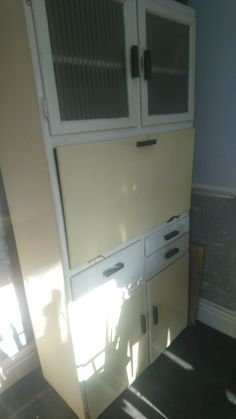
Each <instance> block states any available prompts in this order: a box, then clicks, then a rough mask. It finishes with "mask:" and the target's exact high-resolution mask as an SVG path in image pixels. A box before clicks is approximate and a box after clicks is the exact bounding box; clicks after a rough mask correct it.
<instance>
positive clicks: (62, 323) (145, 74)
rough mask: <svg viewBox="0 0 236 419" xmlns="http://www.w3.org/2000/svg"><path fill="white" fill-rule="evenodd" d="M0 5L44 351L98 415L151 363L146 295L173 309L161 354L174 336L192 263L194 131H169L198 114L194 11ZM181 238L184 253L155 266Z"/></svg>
mask: <svg viewBox="0 0 236 419" xmlns="http://www.w3.org/2000/svg"><path fill="white" fill-rule="evenodd" d="M23 4H24V9H23ZM98 5H99V6H98ZM23 12H25V15H26V20H25V19H24V13H23ZM0 15H1V18H2V20H1V30H2V31H3V34H4V36H3V37H1V39H0V44H1V46H2V49H1V50H2V51H3V60H2V68H3V74H4V78H3V80H4V82H3V83H2V85H1V101H2V110H3V115H4V118H3V127H2V130H3V135H2V138H3V141H2V142H1V144H0V148H1V153H0V154H1V171H2V173H3V178H4V184H5V186H6V193H7V197H8V200H9V203H10V210H11V216H12V220H13V226H14V231H15V235H16V245H17V250H18V254H19V260H20V264H21V268H22V273H23V278H24V283H25V287H26V294H27V300H28V304H29V310H30V315H31V319H32V324H33V328H34V334H35V339H36V344H37V349H38V353H39V358H40V362H41V366H42V370H43V374H44V376H45V378H46V380H47V381H48V382H49V383H50V384H51V385H52V386H53V387H54V388H55V390H56V391H57V392H58V393H59V394H60V395H61V396H62V397H63V398H64V400H65V401H66V402H67V403H68V405H69V406H70V407H71V408H72V409H73V411H74V412H75V413H76V414H77V415H78V416H79V417H80V418H81V419H84V418H89V417H90V418H92V419H94V418H95V417H96V416H97V414H98V412H100V411H102V410H103V409H104V407H105V406H106V405H107V404H109V403H110V402H111V401H112V400H113V399H114V398H115V397H116V396H117V395H118V394H119V393H120V391H122V389H124V388H125V386H127V384H129V383H131V382H132V380H133V379H134V378H135V377H136V376H137V375H138V374H139V372H141V371H142V370H143V368H145V366H146V365H147V358H148V356H147V355H148V350H147V344H146V343H147V337H148V334H149V331H148V321H147V317H148V316H147V314H148V313H147V311H148V306H149V307H152V306H154V305H156V306H157V307H160V309H159V318H160V319H161V318H162V311H163V310H164V311H163V312H164V318H166V319H167V320H165V321H163V327H164V330H165V332H159V333H160V337H159V338H157V337H155V331H157V330H160V329H159V328H158V325H155V328H156V329H155V330H154V331H151V335H152V337H153V342H154V344H153V349H152V354H154V355H153V357H155V356H156V355H155V348H156V347H157V346H159V347H162V348H164V347H165V344H163V343H162V341H163V338H162V334H163V335H165V334H166V333H167V335H168V333H169V332H168V330H169V329H168V328H169V326H170V323H171V320H170V317H171V314H170V315H169V314H168V315H167V314H166V312H165V310H167V307H168V293H170V302H171V303H170V305H171V307H172V308H173V307H174V302H173V294H171V293H172V288H171V287H172V285H171V284H173V287H178V285H179V284H180V283H181V279H180V281H175V278H177V277H179V273H178V272H179V270H178V266H179V264H181V262H180V261H182V260H184V258H185V260H186V261H187V256H183V253H181V252H186V253H187V245H186V242H185V240H186V234H187V231H188V227H186V225H187V224H186V225H183V226H181V223H182V221H183V219H184V217H186V214H187V213H188V211H189V208H190V192H191V171H192V155H193V142H194V131H193V130H192V129H180V126H179V127H178V130H175V131H174V130H172V132H160V131H165V124H166V123H168V121H169V122H171V123H172V122H174V121H177V122H178V121H179V122H180V121H183V120H187V119H188V120H189V121H190V120H191V118H192V101H193V94H192V93H191V92H193V89H192V83H193V58H191V57H192V55H191V54H192V52H191V53H190V48H191V46H192V45H193V43H194V42H193V41H194V13H193V12H192V11H191V9H189V8H186V7H185V6H182V5H180V4H178V3H176V2H174V1H171V0H165V1H164V0H156V1H155V2H154V1H141V0H140V1H138V2H136V1H135V0H126V1H120V0H114V1H113V0H99V1H98V0H83V1H82V0H77V1H73V0H68V1H63V0H32V1H27V2H26V1H24V2H19V1H18V0H11V2H1V14H0ZM137 15H138V16H137ZM180 15H181V16H180ZM137 17H138V19H139V25H137ZM77 23H79V24H77ZM137 26H138V27H139V31H140V32H139V34H138V33H137V32H138V31H137ZM157 26H159V28H160V30H161V31H163V32H162V33H163V35H162V36H160V39H161V40H162V46H159V47H158V48H159V49H157V50H155V49H153V44H154V45H156V42H155V40H154V42H153V39H152V37H154V38H155V37H156V36H157V33H156V27H157ZM181 28H182V29H181ZM26 29H28V39H27V32H26ZM172 32H173V33H175V34H177V35H176V36H175V37H174V38H175V39H173V36H172V35H171V36H170V38H169V35H168V34H171V33H172ZM180 34H181V42H180V44H181V45H180V46H179V44H178V42H175V41H176V39H177V38H179V36H180ZM166 37H167V38H166ZM138 38H139V43H138V42H137V39H138ZM179 39H180V38H179ZM167 41H168V45H169V46H170V48H169V51H170V52H171V51H173V50H175V51H177V50H178V49H179V48H180V51H179V52H178V54H177V58H180V59H179V61H178V60H177V59H176V60H174V61H173V56H172V53H171V57H172V58H170V60H169V59H167V57H166V53H165V52H164V51H163V43H164V44H165V42H167ZM29 45H30V48H31V52H32V55H31V57H32V59H33V65H32V62H31V59H30V58H31V57H30V50H29ZM176 45H177V46H176ZM137 46H138V48H137ZM182 47H183V49H182ZM187 50H188V51H189V53H188V54H189V55H188V54H187ZM150 52H151V54H150ZM159 52H161V53H163V54H164V56H163V58H162V61H161V62H160V63H158V62H157V61H156V57H157V55H158V54H159ZM12 57H16V59H15V60H12ZM16 62H17V63H18V65H17V66H16ZM175 64H176V65H175ZM150 75H151V77H152V78H151V80H150ZM34 76H35V80H36V83H35V85H34ZM137 76H139V77H137ZM9 79H10V80H11V81H12V86H13V87H14V89H9V85H8V84H9V83H8V82H7V81H8V80H9ZM160 84H161V85H162V86H163V89H164V86H165V89H164V96H163V92H160ZM170 85H171V86H172V91H173V98H174V102H173V103H170V95H169V91H168V89H169V87H170ZM177 85H178V86H180V85H181V86H182V88H181V89H180V91H178V89H177V88H176V86H177ZM35 86H36V89H35ZM166 89H167V90H166ZM16 92H18V94H17V95H16ZM152 92H155V94H154V96H155V97H156V98H157V100H158V98H159V99H161V100H160V102H158V104H157V105H156V104H155V103H153V100H154V99H153V97H151V93H152ZM163 97H165V98H166V103H164V102H163ZM140 104H141V105H140ZM42 105H43V109H44V113H43V112H42ZM176 115H177V116H178V118H177V117H176ZM13 120H14V123H13V122H12V121H13ZM5 121H6V122H5ZM140 121H141V122H140ZM40 124H41V125H40ZM149 124H150V125H152V130H153V131H152V132H151V129H150V128H149V127H148V125H149ZM157 125H158V127H159V129H158V130H156V127H157ZM190 125H191V124H190ZM135 127H136V128H135ZM85 132H86V133H87V137H86V140H84V138H85V137H84V136H83V135H84V134H82V133H85ZM157 132H159V134H158V135H156V133H157ZM153 133H155V134H153ZM77 134H78V135H77ZM103 135H104V138H101V137H103ZM106 135H107V136H106ZM90 136H91V138H90ZM105 137H106V138H105ZM134 137H135V138H134ZM87 139H88V142H87ZM49 140H51V141H49ZM103 140H110V141H103ZM13 150H15V153H13V152H12V151H13ZM55 155H56V159H55ZM48 175H49V176H48ZM16 185H17V187H16ZM173 217H174V218H173ZM176 217H177V218H176ZM170 220H172V221H170ZM176 222H177V223H178V222H180V224H178V226H177V225H176ZM172 227H173V228H174V230H173V231H175V232H176V231H178V235H176V236H175V237H172V238H171V240H172V239H173V241H171V242H170V241H169V238H168V237H169V236H168V235H169V234H170V233H171V232H172V234H173V231H172ZM177 227H178V228H177ZM165 229H166V231H165V232H164V230H165ZM170 230H171V231H170ZM162 234H164V235H163V236H162ZM175 234H177V233H175ZM165 236H167V238H166V237H165ZM184 236H185V238H183V237H184ZM175 239H176V240H181V243H182V244H183V247H181V252H180V253H179V254H178V255H177V254H175V255H174V256H173V258H176V259H175V263H173V264H172V265H171V266H170V267H167V266H166V265H165V269H166V270H162V272H161V273H160V265H159V262H158V263H156V262H157V260H158V261H159V260H162V257H165V256H164V255H165V254H166V253H164V252H166V250H167V249H165V250H163V249H164V247H165V246H166V245H167V246H168V251H170V250H173V249H172V245H173V246H174V248H175V244H174V242H175ZM167 242H168V243H167ZM170 245H171V248H169V246H170ZM132 249H133V251H132ZM132 252H134V253H132ZM156 253H158V255H156V256H157V257H158V258H157V259H156V257H155V254H156ZM121 256H122V259H121ZM179 256H181V258H180V259H178V260H177V258H178V257H179ZM159 257H160V259H159ZM172 260H174V259H172ZM110 262H112V263H110ZM149 267H150V270H148V269H149ZM175 267H176V273H177V276H175V275H174V271H175ZM163 269H164V268H163ZM164 272H171V275H167V277H166V279H167V280H166V281H165V280H164V279H163V281H160V284H161V283H162V285H160V284H159V280H158V279H157V281H156V280H154V279H153V278H154V277H155V276H157V278H160V279H161V278H162V275H164ZM93 273H94V274H93ZM109 273H111V275H109ZM180 276H181V275H180ZM171 278H172V279H173V281H172V280H171ZM181 278H182V276H181ZM147 281H150V282H149V283H148V284H149V285H148V287H150V289H151V292H150V291H149V300H148V298H147ZM185 281H187V279H186V278H185ZM177 282H178V283H177ZM157 283H158V284H159V285H160V287H158V286H157V287H156V285H154V284H157ZM151 284H153V285H151ZM152 286H153V289H152ZM183 287H185V288H182V292H183V298H184V301H186V300H185V296H186V287H187V284H186V282H184V283H183ZM179 293H181V290H180V288H179ZM161 294H163V296H164V297H165V298H164V297H163V298H164V300H165V303H164V304H163V305H162V304H161V302H160V301H159V298H160V296H161ZM106 295H107V298H105V296H106ZM152 295H153V298H154V297H155V298H156V299H154V300H153V302H152V301H151V296H152ZM176 295H178V293H177V288H176ZM178 300H179V301H181V296H180V295H178ZM159 303H160V304H159ZM175 307H176V306H175ZM150 310H151V309H149V311H150ZM169 312H172V313H173V315H174V316H175V315H176V312H175V311H174V310H173V311H172V309H171V308H170V309H169ZM150 315H151V311H150V312H149V317H150ZM168 316H169V317H168ZM127 318H128V319H129V321H128V322H127ZM145 320H146V321H145ZM160 321H161V320H160ZM145 323H146V326H147V331H146V332H145ZM183 324H184V321H183V322H182V325H183ZM172 329H173V331H174V330H175V331H176V332H175V333H174V332H173V333H172V335H171V336H172V338H173V336H174V334H176V333H177V332H178V330H179V331H180V329H181V327H179V326H178V327H177V326H175V325H174V326H173V327H172ZM166 330H167V332H166ZM170 330H171V328H170ZM157 342H160V343H157ZM114 376H115V377H114ZM103 397H104V403H103V402H102V400H103Z"/></svg>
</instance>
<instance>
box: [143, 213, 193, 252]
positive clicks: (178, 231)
mask: <svg viewBox="0 0 236 419" xmlns="http://www.w3.org/2000/svg"><path fill="white" fill-rule="evenodd" d="M188 231H189V215H187V216H184V217H182V218H179V219H178V220H176V221H172V222H171V223H170V224H167V225H165V226H164V227H161V228H160V229H158V230H157V232H156V233H154V234H152V235H150V236H149V237H147V238H146V239H145V255H146V256H150V255H152V254H153V253H155V252H157V251H158V250H159V249H161V248H162V247H164V246H166V245H168V244H170V243H172V242H173V241H175V240H176V239H177V238H179V237H181V236H183V235H184V234H186V233H188Z"/></svg>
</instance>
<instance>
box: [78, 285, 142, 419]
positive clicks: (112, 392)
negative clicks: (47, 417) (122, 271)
mask: <svg viewBox="0 0 236 419" xmlns="http://www.w3.org/2000/svg"><path fill="white" fill-rule="evenodd" d="M106 291H107V292H105V289H104V290H103V292H101V295H100V294H99V292H100V291H99V290H98V291H97V293H96V290H95V294H96V295H95V294H93V293H91V296H90V297H91V298H90V297H89V295H88V296H84V297H82V298H81V299H79V300H78V301H77V303H78V308H77V310H75V311H77V313H76V314H77V315H76V318H77V322H76V323H77V326H76V325H75V328H76V329H77V337H78V345H77V348H75V349H76V352H77V354H76V358H77V359H76V362H77V368H78V376H79V379H80V380H81V381H83V383H84V387H85V394H86V398H87V404H88V409H89V414H90V417H91V418H96V417H97V416H98V415H99V414H100V413H101V412H102V411H103V410H104V409H105V408H106V407H107V406H108V405H109V404H110V403H111V402H112V401H113V400H114V399H115V398H116V397H117V396H118V395H119V394H120V393H121V392H122V391H123V390H124V389H125V388H126V387H127V386H128V385H129V384H131V383H132V382H133V381H134V379H135V378H136V377H137V375H138V374H139V373H140V372H141V371H142V370H143V369H144V368H145V367H146V365H147V362H146V353H147V351H146V340H147V334H146V330H145V319H146V318H145V317H144V314H145V289H144V287H140V288H137V289H136V290H135V291H134V292H133V293H132V294H131V295H130V296H129V295H127V296H126V295H125V294H124V292H123V291H122V289H120V288H117V287H115V286H114V284H112V283H111V284H110V289H109V290H108V289H107V290H106ZM92 294H93V295H92ZM89 300H90V301H89ZM74 337H75V335H74ZM75 346H76V345H75Z"/></svg>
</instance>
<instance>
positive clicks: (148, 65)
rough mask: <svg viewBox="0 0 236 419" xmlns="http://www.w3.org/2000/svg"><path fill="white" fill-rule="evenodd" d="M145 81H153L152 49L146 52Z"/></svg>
mask: <svg viewBox="0 0 236 419" xmlns="http://www.w3.org/2000/svg"><path fill="white" fill-rule="evenodd" d="M144 79H145V80H151V79H152V56H151V50H150V49H146V50H145V51H144Z"/></svg>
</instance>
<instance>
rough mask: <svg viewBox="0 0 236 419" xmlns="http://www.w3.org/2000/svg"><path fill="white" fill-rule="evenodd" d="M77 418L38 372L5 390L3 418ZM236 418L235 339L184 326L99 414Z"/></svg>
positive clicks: (146, 418) (142, 418)
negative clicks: (157, 356) (162, 352)
mask: <svg viewBox="0 0 236 419" xmlns="http://www.w3.org/2000/svg"><path fill="white" fill-rule="evenodd" d="M10 418H15V419H75V416H74V414H73V413H72V412H71V410H70V409H68V407H67V406H66V405H65V404H64V402H63V401H62V400H61V399H60V397H59V396H58V395H57V394H56V393H55V392H54V391H53V390H52V389H51V387H50V386H49V385H48V384H47V383H46V382H45V381H44V380H43V378H42V376H41V374H40V371H38V370H37V371H35V372H33V373H32V374H30V375H29V376H28V377H25V378H24V379H23V380H21V381H20V382H18V383H17V384H16V385H15V386H13V387H12V388H10V389H9V390H7V391H6V392H5V393H3V394H2V395H0V419H10ZM122 418H124V419H130V418H135V419H154V418H155V419H159V418H160V419H161V418H162V419H163V418H168V419H236V342H235V340H233V339H231V338H229V337H227V336H225V335H222V334H221V333H219V332H216V331H215V330H213V329H210V328H208V327H207V326H204V325H202V324H200V323H198V324H197V326H195V327H193V328H191V329H187V330H185V331H184V332H183V333H182V334H181V335H180V336H179V337H178V338H177V339H176V341H175V342H174V344H172V345H171V346H170V347H169V348H168V350H167V351H166V352H165V353H164V354H162V355H161V356H160V357H159V358H158V360H157V361H155V362H154V363H153V364H152V365H151V366H150V367H149V368H148V369H147V370H146V371H144V373H143V374H141V375H140V377H139V378H138V379H137V380H136V381H135V382H134V383H133V385H132V386H131V387H130V388H129V389H127V390H126V391H124V392H123V393H122V395H121V396H120V397H119V398H118V399H117V400H116V401H115V402H114V403H113V404H112V405H111V406H110V407H109V408H108V409H107V410H106V411H105V412H104V413H103V414H102V415H100V417H99V419H122Z"/></svg>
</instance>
